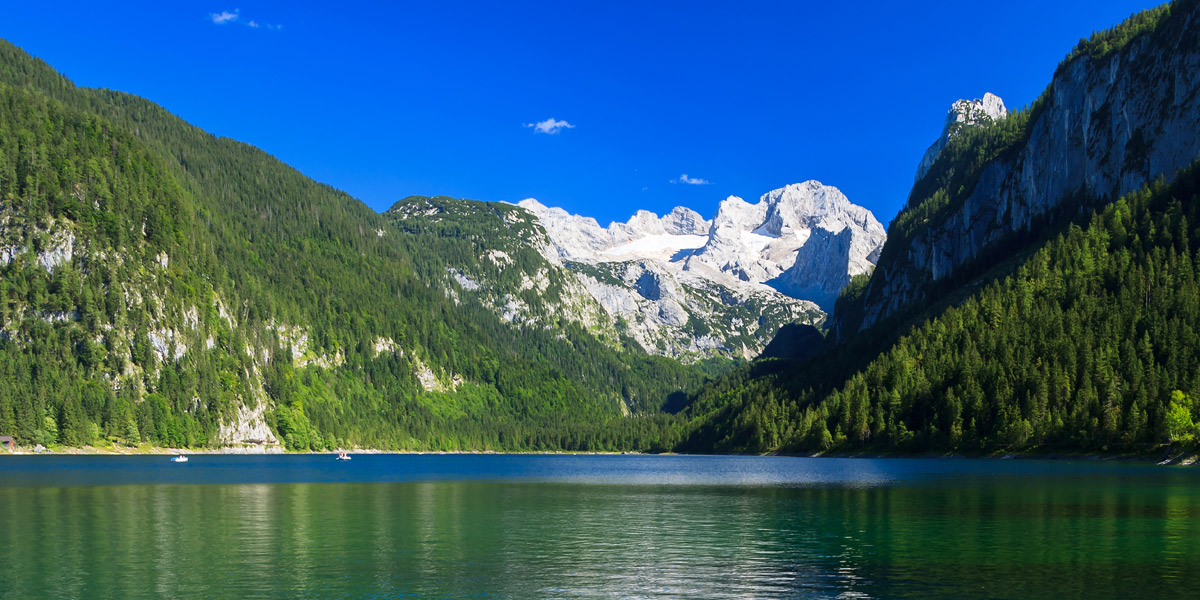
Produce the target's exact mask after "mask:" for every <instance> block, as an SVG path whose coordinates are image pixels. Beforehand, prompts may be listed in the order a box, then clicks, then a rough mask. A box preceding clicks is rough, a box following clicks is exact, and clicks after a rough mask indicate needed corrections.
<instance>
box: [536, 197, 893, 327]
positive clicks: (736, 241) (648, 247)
mask: <svg viewBox="0 0 1200 600" xmlns="http://www.w3.org/2000/svg"><path fill="white" fill-rule="evenodd" d="M520 206H521V207H523V208H526V209H528V210H530V211H531V212H533V213H534V214H535V215H537V217H538V219H539V220H540V221H541V222H542V224H543V226H544V227H545V228H546V231H547V233H548V234H549V235H550V238H551V240H552V242H553V245H554V249H555V251H556V252H557V254H558V256H559V257H561V258H562V259H564V260H568V261H576V262H582V263H587V264H590V265H604V264H609V263H626V262H630V261H641V262H642V263H643V264H644V265H646V267H645V268H648V269H651V270H653V271H655V272H656V273H657V274H658V275H659V276H667V275H671V276H674V277H676V278H683V280H685V281H689V282H710V283H711V284H715V285H718V286H721V287H723V288H725V289H729V290H735V291H747V292H748V291H755V292H757V293H759V294H769V293H770V291H771V290H774V291H775V292H778V293H779V294H780V295H782V296H786V297H790V298H796V299H800V300H807V301H811V302H814V303H816V304H819V305H821V306H822V307H823V308H825V309H826V310H828V309H830V308H832V303H833V300H834V299H835V298H836V297H837V293H838V291H840V290H841V289H842V287H844V286H845V285H846V283H847V282H849V280H850V278H851V277H852V276H854V275H858V274H861V273H865V272H867V271H869V270H870V269H872V268H873V267H874V263H875V261H876V260H878V253H879V249H880V248H881V247H882V245H883V242H884V239H885V238H886V234H885V232H884V229H883V225H881V224H880V223H879V221H878V220H876V219H875V217H874V215H872V214H871V212H870V211H868V210H867V209H865V208H863V207H861V206H858V205H855V204H852V203H851V202H850V201H849V200H848V199H847V198H846V196H845V195H844V194H842V193H841V191H839V190H838V189H837V188H834V187H832V186H827V185H822V184H821V183H819V182H817V181H806V182H804V183H798V184H794V185H789V186H787V187H784V188H780V189H777V190H773V191H770V192H768V193H766V194H764V195H763V196H762V197H761V198H760V199H759V201H758V202H757V203H754V204H750V203H748V202H746V201H745V200H742V199H741V198H738V197H736V196H730V197H729V198H726V199H725V200H724V201H722V202H721V203H720V206H719V207H718V209H717V214H716V216H715V217H713V219H712V220H711V221H707V220H705V219H703V218H702V217H701V216H700V215H699V214H698V213H696V212H695V211H692V210H690V209H688V208H684V207H676V208H675V209H674V210H672V211H671V212H670V213H669V214H667V215H666V216H664V217H662V218H659V217H658V216H657V215H655V214H654V213H651V212H648V211H639V212H638V213H637V214H636V215H634V216H633V217H632V218H630V219H629V221H628V222H626V223H612V224H610V225H609V226H608V227H607V228H601V227H600V225H599V224H598V223H597V222H596V221H595V220H594V219H590V218H586V217H580V216H577V215H570V214H568V213H567V212H566V211H564V210H562V209H558V208H548V207H546V206H543V205H542V204H541V203H539V202H537V201H536V200H525V201H523V202H521V203H520Z"/></svg>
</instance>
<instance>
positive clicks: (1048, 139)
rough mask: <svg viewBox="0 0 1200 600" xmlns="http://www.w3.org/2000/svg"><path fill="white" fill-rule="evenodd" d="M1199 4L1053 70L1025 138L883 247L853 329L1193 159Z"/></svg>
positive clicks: (1199, 142)
mask: <svg viewBox="0 0 1200 600" xmlns="http://www.w3.org/2000/svg"><path fill="white" fill-rule="evenodd" d="M1198 6H1200V5H1198V4H1196V3H1185V4H1180V5H1178V6H1177V8H1176V9H1175V10H1176V14H1172V16H1171V18H1170V21H1169V22H1167V23H1165V24H1164V25H1161V26H1159V27H1158V29H1157V30H1154V31H1150V32H1147V33H1144V34H1142V35H1139V36H1137V37H1135V38H1133V39H1132V40H1130V41H1129V42H1128V43H1127V44H1125V45H1124V47H1122V48H1121V49H1120V50H1118V51H1115V52H1111V53H1108V54H1107V55H1104V56H1102V57H1099V58H1097V57H1093V56H1091V55H1088V54H1082V55H1080V56H1078V57H1076V58H1075V59H1074V60H1072V61H1071V62H1069V63H1068V64H1066V65H1065V66H1064V67H1062V68H1061V69H1060V70H1059V72H1058V74H1057V75H1056V76H1055V77H1054V79H1053V81H1052V83H1051V85H1050V88H1049V90H1048V91H1047V96H1046V98H1045V104H1044V106H1043V107H1039V108H1040V110H1039V111H1035V112H1036V114H1033V115H1032V116H1031V119H1030V121H1029V123H1028V125H1027V132H1028V135H1027V138H1026V139H1025V141H1023V142H1021V143H1019V144H1017V145H1015V146H1014V147H1013V148H1011V149H1008V150H1007V151H1005V152H1003V153H1001V154H1000V155H999V157H998V158H997V159H995V160H993V161H992V162H990V163H989V164H987V165H986V166H985V167H984V168H983V169H982V171H981V173H980V175H979V177H978V180H977V183H976V184H975V186H974V189H973V190H971V191H970V193H969V195H968V196H967V197H966V199H965V201H964V202H962V203H961V205H960V206H958V207H957V208H956V209H954V210H953V211H952V212H950V213H949V214H948V215H946V216H945V217H944V218H939V219H937V220H936V222H930V223H928V224H927V225H925V226H922V227H920V228H919V229H917V230H916V231H915V233H914V234H913V236H912V238H911V239H910V240H908V241H907V242H906V243H904V245H903V246H902V247H894V248H889V249H888V250H887V252H888V253H891V252H895V253H896V256H895V257H894V258H895V260H886V261H884V263H883V264H882V265H881V267H880V269H879V271H877V272H876V273H875V274H874V276H873V277H872V282H871V284H870V286H869V287H868V289H867V291H866V295H865V307H864V311H863V314H864V317H863V320H862V322H861V324H859V328H866V327H869V326H870V325H872V324H873V323H876V322H878V321H879V320H880V319H882V318H884V317H886V316H888V315H891V314H894V313H895V312H896V311H898V310H900V309H903V308H905V307H908V306H911V305H912V304H913V303H914V302H916V301H919V300H921V299H922V298H923V297H924V291H923V288H924V286H925V285H926V284H927V283H928V282H930V281H936V280H939V279H941V278H943V277H945V276H946V275H947V274H948V273H950V272H951V271H953V270H954V269H955V268H956V267H958V266H960V265H962V264H963V263H964V262H966V261H968V260H970V259H972V258H974V257H976V256H978V255H979V253H980V252H981V250H983V249H985V248H987V247H988V246H989V245H990V244H993V243H995V242H997V241H998V240H1001V239H1003V238H1005V237H1007V236H1009V235H1010V234H1013V233H1014V232H1019V231H1022V230H1025V229H1027V228H1029V227H1030V226H1031V225H1032V224H1033V223H1034V222H1035V220H1037V219H1038V218H1039V217H1042V216H1044V215H1047V214H1048V213H1050V212H1051V211H1053V210H1055V209H1057V208H1059V207H1060V206H1061V205H1062V204H1063V203H1064V202H1067V201H1069V200H1070V199H1072V198H1080V197H1082V198H1085V199H1092V200H1098V201H1108V200H1115V199H1116V198H1118V197H1119V196H1121V195H1122V194H1125V193H1128V192H1131V191H1133V190H1135V189H1137V188H1139V187H1141V186H1142V185H1144V184H1145V183H1147V182H1149V181H1152V180H1154V179H1155V178H1158V177H1166V178H1168V179H1169V178H1171V177H1172V176H1173V175H1174V174H1175V172H1176V171H1177V170H1178V169H1181V168H1183V167H1185V166H1187V165H1189V164H1190V163H1191V162H1192V161H1194V160H1195V159H1196V158H1197V155H1198V154H1200V14H1198V13H1200V8H1198ZM1009 118H1012V117H1009ZM922 167H923V168H924V169H925V170H928V169H929V167H928V166H927V165H924V162H923V163H922ZM920 175H921V173H920V172H919V173H918V176H920ZM843 333H845V332H843Z"/></svg>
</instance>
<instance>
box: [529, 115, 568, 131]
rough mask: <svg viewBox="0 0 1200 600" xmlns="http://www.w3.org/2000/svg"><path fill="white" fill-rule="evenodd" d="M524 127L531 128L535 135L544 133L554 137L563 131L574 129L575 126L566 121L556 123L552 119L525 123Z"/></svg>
mask: <svg viewBox="0 0 1200 600" xmlns="http://www.w3.org/2000/svg"><path fill="white" fill-rule="evenodd" d="M525 126H526V127H532V128H533V131H534V132H536V133H545V134H548V135H554V134H556V133H558V132H560V131H562V130H564V129H574V128H575V126H574V125H572V124H570V123H568V122H566V121H556V120H555V119H554V117H551V118H549V119H546V120H545V121H541V122H538V123H526V124H525Z"/></svg>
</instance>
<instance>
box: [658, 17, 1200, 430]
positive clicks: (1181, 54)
mask: <svg viewBox="0 0 1200 600" xmlns="http://www.w3.org/2000/svg"><path fill="white" fill-rule="evenodd" d="M1196 5H1197V3H1195V2H1190V1H1189V2H1176V3H1173V4H1171V5H1169V6H1164V7H1162V8H1159V9H1155V10H1153V11H1148V12H1147V13H1144V14H1140V15H1135V16H1134V17H1133V18H1131V19H1130V20H1129V21H1128V22H1126V23H1124V24H1122V25H1121V26H1119V27H1117V28H1114V29H1113V30H1112V31H1108V32H1103V33H1099V34H1096V35H1094V36H1092V38H1090V39H1088V40H1083V41H1082V42H1081V44H1080V46H1079V47H1078V48H1077V49H1076V50H1074V51H1073V52H1072V53H1071V54H1070V56H1069V57H1068V59H1067V61H1065V62H1064V63H1063V65H1061V66H1060V67H1059V72H1060V73H1064V72H1068V71H1073V72H1074V71H1078V70H1079V69H1081V68H1082V67H1080V66H1079V64H1076V63H1078V61H1081V60H1086V61H1103V60H1109V59H1113V57H1114V56H1116V55H1115V53H1117V52H1119V51H1120V50H1121V49H1122V48H1123V47H1125V46H1126V45H1129V44H1133V43H1140V44H1141V45H1140V46H1139V48H1152V49H1154V52H1152V53H1149V54H1145V53H1144V54H1140V55H1136V56H1135V57H1134V59H1130V61H1132V62H1130V61H1127V62H1125V63H1121V67H1122V68H1126V69H1130V70H1131V71H1132V72H1134V73H1138V74H1142V75H1144V73H1145V72H1147V69H1148V68H1149V67H1148V66H1147V65H1151V64H1153V65H1155V68H1157V69H1161V68H1164V67H1163V64H1164V63H1170V62H1171V61H1173V60H1177V61H1178V63H1177V67H1176V68H1178V69H1181V70H1183V69H1187V66H1186V65H1188V64H1190V61H1191V60H1192V59H1191V57H1194V56H1196V55H1197V53H1198V51H1200V48H1195V47H1192V46H1188V47H1186V48H1178V47H1169V44H1167V42H1168V41H1170V40H1188V43H1189V44H1195V43H1196V42H1195V40H1196V36H1195V35H1194V30H1192V31H1189V29H1188V28H1189V27H1194V22H1193V21H1194V18H1195V15H1196V12H1197V8H1196ZM1147 36H1149V37H1147ZM1073 61H1074V62H1073ZM1089 64H1091V63H1089ZM1096 64H1101V63H1096ZM1084 66H1087V65H1084ZM1111 66H1112V63H1102V64H1101V66H1100V67H1097V68H1111ZM1190 76H1191V75H1190V71H1189V72H1187V73H1185V72H1182V71H1181V72H1180V73H1179V79H1180V80H1183V78H1186V77H1190ZM1160 83H1161V82H1147V87H1146V89H1145V94H1146V97H1144V98H1139V101H1140V102H1144V103H1146V104H1150V105H1153V106H1155V107H1156V110H1162V109H1163V108H1162V107H1172V106H1174V104H1172V103H1174V102H1183V103H1184V105H1183V106H1184V107H1183V108H1181V109H1180V110H1183V111H1192V110H1194V109H1195V108H1196V106H1197V105H1200V99H1197V97H1195V96H1191V97H1190V98H1184V99H1182V100H1181V99H1180V98H1179V97H1178V96H1177V95H1175V96H1170V97H1167V98H1157V97H1156V96H1155V94H1159V93H1163V90H1164V87H1163V86H1162V85H1159V84H1160ZM1177 85H1182V84H1177ZM1052 87H1053V86H1052ZM1166 88H1168V89H1178V88H1171V86H1166ZM1052 97H1054V98H1058V97H1057V96H1053V94H1052V91H1051V90H1048V91H1047V93H1046V94H1044V95H1043V96H1042V98H1039V100H1038V102H1036V103H1034V105H1033V106H1032V107H1030V108H1026V109H1024V110H1022V111H1018V112H1017V113H1016V114H1014V115H1010V116H1009V117H1008V119H1006V120H1000V121H998V122H995V123H989V124H985V125H983V126H980V127H979V128H977V129H973V130H964V131H962V132H961V135H959V136H957V137H955V138H953V139H952V140H951V141H950V143H949V144H948V145H947V146H946V149H945V150H944V151H943V153H942V155H941V156H939V157H938V159H937V160H936V162H934V164H933V166H932V168H931V169H930V171H929V173H928V174H927V175H926V176H925V177H923V178H921V179H919V180H918V181H917V182H916V184H915V185H914V187H913V191H912V193H911V194H910V200H909V206H908V207H906V208H905V210H904V211H902V212H901V214H900V215H899V216H898V217H897V218H896V219H895V220H894V221H893V222H892V224H891V228H890V230H889V232H888V243H887V245H886V246H885V248H884V251H883V255H882V257H881V259H880V262H879V266H878V268H877V270H876V271H875V272H874V274H873V275H872V276H871V277H870V278H867V277H860V278H857V279H856V280H855V281H853V282H852V283H851V285H850V286H848V287H847V289H846V290H844V291H843V294H842V297H841V298H839V300H838V303H837V306H836V308H835V315H836V316H835V319H836V320H837V322H838V325H837V327H838V330H837V331H836V336H831V337H830V339H828V340H827V341H826V343H825V344H824V347H823V351H822V352H820V353H818V354H817V355H816V356H814V357H813V358H811V359H808V360H802V361H787V360H768V361H762V362H759V363H757V364H755V365H752V366H751V367H749V368H746V369H742V370H739V371H738V372H736V373H734V374H732V375H730V376H727V377H724V378H722V379H721V380H719V381H717V382H715V383H713V384H711V385H709V386H706V387H705V388H704V389H703V390H702V391H701V392H700V393H699V394H697V395H696V396H695V398H694V402H693V403H692V405H691V406H690V407H689V408H688V411H687V415H688V418H689V420H690V425H689V426H688V427H689V429H688V434H687V439H686V441H685V442H684V443H683V445H682V447H683V448H685V449H695V450H700V449H716V450H718V451H723V452H768V451H805V452H807V451H824V450H837V451H863V450H868V451H885V452H887V451H901V452H913V451H927V450H937V451H949V450H954V451H973V452H994V451H1001V450H1004V451H1022V450H1030V449H1033V448H1040V449H1067V450H1095V451H1147V450H1149V449H1153V448H1156V447H1158V446H1161V445H1163V444H1172V443H1173V444H1180V443H1183V444H1187V443H1190V441H1191V440H1192V439H1193V438H1194V436H1196V435H1197V433H1198V432H1197V430H1196V427H1195V425H1194V422H1195V421H1196V420H1197V418H1198V417H1200V411H1197V409H1198V408H1200V406H1196V405H1198V404H1200V403H1196V402H1193V401H1192V400H1191V398H1195V397H1198V396H1200V357H1198V355H1197V348H1200V330H1198V329H1197V326H1198V320H1197V319H1198V317H1200V288H1198V284H1197V281H1198V278H1200V271H1198V270H1197V266H1198V263H1200V254H1198V253H1197V251H1198V250H1200V248H1198V247H1197V246H1196V243H1195V240H1196V239H1197V236H1200V230H1197V229H1196V225H1197V221H1196V219H1198V218H1200V198H1198V196H1197V193H1198V191H1200V168H1198V167H1197V166H1195V163H1193V166H1192V167H1190V168H1188V169H1187V170H1186V171H1184V172H1182V173H1176V172H1172V173H1170V174H1169V176H1165V177H1163V178H1160V179H1159V180H1157V181H1155V182H1152V183H1150V184H1148V185H1146V187H1145V188H1143V189H1141V190H1139V191H1136V192H1134V193H1131V194H1128V195H1126V196H1124V197H1123V198H1121V199H1117V198H1113V197H1107V196H1105V195H1103V194H1100V193H1099V192H1101V191H1103V190H1104V189H1107V188H1100V187H1096V188H1087V187H1084V188H1081V189H1079V190H1077V192H1076V193H1075V194H1074V195H1073V196H1071V197H1069V198H1067V199H1065V200H1063V201H1062V202H1060V203H1058V204H1056V205H1054V206H1053V207H1051V208H1049V209H1047V210H1045V211H1044V212H1042V213H1041V214H1035V213H1031V212H1022V211H1023V210H1025V208H1024V207H1027V206H1028V205H1029V204H1030V203H1031V202H1032V200H1030V199H1029V198H1027V197H1024V196H1016V200H1005V201H1004V202H1007V203H1008V204H1005V203H1002V202H1001V201H1000V199H997V198H990V197H987V196H978V197H976V196H977V194H978V192H979V190H981V189H983V186H984V184H983V183H981V181H983V180H986V179H988V177H989V176H990V175H989V173H991V174H992V175H995V174H996V172H997V171H996V169H997V167H996V165H998V164H1000V165H1002V164H1007V163H1005V162H1004V161H1006V160H1010V159H1011V158H1012V157H1013V156H1014V154H1015V153H1016V152H1018V151H1021V152H1026V150H1024V149H1023V148H1024V147H1023V144H1024V143H1025V142H1026V141H1027V140H1028V139H1029V136H1030V135H1034V133H1033V132H1034V130H1035V125H1036V124H1038V123H1040V121H1039V114H1041V113H1042V112H1043V111H1046V110H1049V109H1048V108H1047V107H1048V103H1050V102H1051V98H1052ZM1060 101H1061V100H1060ZM1109 108H1111V107H1109ZM1096 110H1097V114H1094V115H1093V117H1095V118H1097V122H1099V120H1098V116H1100V115H1102V114H1103V111H1104V110H1108V108H1105V107H1097V108H1096ZM1176 117H1177V115H1167V116H1166V117H1165V118H1168V119H1173V118H1176ZM1113 118H1115V117H1113ZM1099 126H1101V127H1107V126H1108V123H1107V122H1102V123H1101V124H1100V125H1099ZM1147 130H1150V128H1149V125H1148V126H1147ZM1192 133H1193V132H1179V133H1178V136H1177V137H1181V138H1182V137H1183V136H1185V135H1191V134H1192ZM1139 140H1140V141H1139ZM1156 146H1157V147H1160V148H1164V147H1167V146H1168V144H1167V143H1166V142H1165V141H1163V142H1162V143H1160V140H1158V139H1154V138H1146V139H1141V138H1139V137H1138V136H1134V137H1133V138H1132V139H1131V140H1130V142H1129V144H1128V145H1126V146H1125V149H1124V152H1123V154H1122V155H1121V156H1119V157H1118V158H1119V159H1120V160H1119V161H1118V162H1119V163H1121V164H1122V165H1125V166H1124V167H1122V168H1121V173H1094V174H1090V176H1091V177H1092V179H1091V181H1102V182H1103V181H1111V180H1113V179H1119V180H1121V181H1123V182H1128V181H1130V180H1132V179H1131V178H1136V177H1138V176H1139V173H1140V174H1141V176H1142V177H1144V174H1145V173H1146V172H1147V171H1148V170H1149V167H1147V166H1146V165H1147V164H1148V159H1147V156H1148V155H1149V150H1148V148H1151V147H1156ZM1104 150H1105V149H1103V148H1100V149H1095V148H1090V147H1089V148H1088V152H1093V151H1095V152H1103V151H1104ZM1030 156H1033V155H1027V156H1026V158H1025V159H1024V160H1026V161H1027V162H1026V163H1023V164H1033V162H1032V161H1034V160H1035V159H1034V158H1030ZM1102 158H1104V160H1108V158H1107V157H1102ZM1195 158H1196V155H1195V152H1193V153H1192V155H1191V159H1192V160H1194V159H1195ZM1047 160H1049V159H1047ZM1035 170H1036V169H1035ZM993 179H995V178H994V177H993ZM1006 193H1007V192H1006ZM975 201H977V202H978V203H979V204H980V205H986V204H987V203H988V202H993V203H994V204H997V205H1000V206H1002V207H1003V210H999V211H998V212H997V213H996V214H998V215H1000V217H997V218H1000V219H1001V220H1000V221H998V222H1005V221H1003V219H1008V221H1007V223H1009V225H1008V229H1004V228H998V229H996V230H991V231H989V232H988V236H987V237H982V238H979V239H985V240H990V241H989V242H988V243H986V244H984V245H983V246H981V250H979V251H978V253H977V254H976V255H975V256H974V257H973V258H972V259H970V260H967V261H966V262H964V263H962V264H961V265H958V266H956V267H954V268H953V269H951V270H949V271H941V272H940V273H939V276H938V277H937V278H936V279H934V278H930V276H929V273H930V271H929V270H928V269H930V268H931V267H930V265H929V264H914V263H912V262H910V261H912V260H913V258H914V257H916V256H923V255H922V254H920V253H919V252H916V251H912V250H911V248H912V247H913V246H914V244H917V243H918V242H915V241H914V240H917V239H918V238H922V236H925V237H926V238H928V236H929V235H930V234H929V232H930V231H932V230H934V229H936V228H942V230H943V231H945V232H950V233H948V234H939V235H941V236H942V237H944V238H953V236H954V234H958V233H961V234H962V237H963V238H968V239H973V238H970V235H969V234H968V232H966V231H964V230H959V229H955V227H958V226H961V227H973V226H974V222H970V223H965V224H963V223H959V222H958V221H956V220H955V219H956V218H957V217H955V216H954V215H957V214H958V212H957V211H959V210H960V209H961V208H962V207H963V206H965V205H966V204H967V203H969V202H975ZM1005 211H1007V212H1005ZM1031 215H1032V216H1031ZM989 218H990V217H989ZM939 239H941V238H939ZM973 243H974V242H973ZM947 245H949V242H947ZM937 268H943V269H945V268H947V267H946V264H943V265H941V266H940V267H937ZM933 272H937V271H936V270H935V271H933ZM922 273H923V274H922ZM904 277H909V278H910V279H911V280H912V281H923V282H924V283H923V284H922V287H920V288H919V293H917V295H916V296H915V297H919V298H920V299H922V300H923V301H921V302H917V303H914V304H911V305H909V304H903V303H898V304H888V302H889V299H888V297H887V295H886V293H885V292H886V290H889V289H900V288H897V287H896V281H897V279H902V278H904ZM872 294H874V297H873V298H872V297H870V296H872ZM880 294H883V295H880ZM883 306H891V307H893V308H895V310H894V312H892V313H890V314H888V315H884V316H881V313H880V311H882V310H884V309H883V308H881V307H883ZM897 307H898V308H897ZM860 327H861V330H860Z"/></svg>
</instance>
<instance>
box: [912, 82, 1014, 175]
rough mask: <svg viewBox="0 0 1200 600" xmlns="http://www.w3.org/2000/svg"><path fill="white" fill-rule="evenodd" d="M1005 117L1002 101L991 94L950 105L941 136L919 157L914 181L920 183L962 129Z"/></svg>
mask: <svg viewBox="0 0 1200 600" xmlns="http://www.w3.org/2000/svg"><path fill="white" fill-rule="evenodd" d="M1007 117H1008V109H1007V108H1005V107H1004V100H1001V99H1000V96H997V95H995V94H993V93H991V92H988V93H986V94H984V95H983V98H976V99H974V100H957V101H955V102H954V104H951V105H950V110H949V111H947V112H946V122H945V124H944V125H943V126H942V134H941V135H940V136H938V139H937V140H934V142H933V144H930V146H929V149H927V150H925V156H923V157H921V164H920V165H918V166H917V176H916V180H917V181H920V180H921V178H922V177H924V176H925V174H926V173H928V172H929V168H930V167H932V166H933V161H935V160H937V157H938V155H939V154H941V153H942V149H943V148H945V147H946V143H947V142H949V141H950V138H952V137H954V136H955V135H957V134H958V132H959V131H961V130H962V129H963V128H964V127H977V126H979V125H985V124H987V123H991V122H993V121H999V120H1001V119H1005V118H1007Z"/></svg>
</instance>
